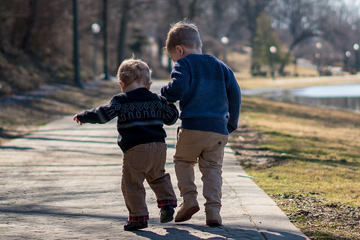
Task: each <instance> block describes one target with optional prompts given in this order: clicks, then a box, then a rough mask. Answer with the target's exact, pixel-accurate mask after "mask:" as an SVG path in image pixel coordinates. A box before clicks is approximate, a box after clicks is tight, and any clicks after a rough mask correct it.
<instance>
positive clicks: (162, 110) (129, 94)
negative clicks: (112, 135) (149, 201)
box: [74, 59, 179, 231]
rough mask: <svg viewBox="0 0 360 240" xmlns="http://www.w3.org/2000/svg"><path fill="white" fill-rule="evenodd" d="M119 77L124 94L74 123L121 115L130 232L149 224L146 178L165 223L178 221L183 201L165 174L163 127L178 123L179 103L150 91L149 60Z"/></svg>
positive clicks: (124, 68)
mask: <svg viewBox="0 0 360 240" xmlns="http://www.w3.org/2000/svg"><path fill="white" fill-rule="evenodd" d="M117 76H118V79H119V83H120V85H121V88H122V91H123V93H120V94H118V95H115V96H114V97H113V98H112V99H111V101H110V103H109V104H107V105H103V106H99V107H97V108H94V109H91V110H87V111H84V112H83V113H79V114H76V115H75V116H74V121H76V122H77V123H79V124H83V123H106V122H109V121H110V120H111V119H113V118H115V117H117V130H118V132H119V137H118V145H119V146H120V148H121V149H122V151H123V152H124V159H123V168H122V181H121V189H122V192H123V195H124V199H125V204H126V207H127V209H128V210H129V220H128V222H127V224H126V225H124V230H126V231H133V230H138V229H142V228H146V227H147V226H148V225H147V220H148V219H149V212H148V209H147V206H146V202H145V188H144V186H143V182H144V180H145V179H146V181H147V182H148V183H149V185H150V187H151V188H152V189H153V191H154V192H155V194H156V198H157V205H158V207H159V208H160V209H161V210H160V222H162V223H165V222H169V221H171V220H173V214H174V207H176V206H177V202H176V196H175V193H174V190H173V186H172V183H171V179H170V175H169V174H168V173H165V161H166V148H167V147H166V143H165V137H166V132H165V130H164V128H163V124H166V125H172V124H174V123H175V122H176V120H177V119H178V115H179V113H178V111H177V109H176V107H175V105H173V104H168V102H167V100H166V99H165V98H164V97H161V96H159V95H157V94H155V93H152V92H151V91H150V85H151V83H152V82H151V72H150V69H149V67H148V65H147V64H146V63H145V62H143V61H141V60H137V59H128V60H125V61H123V62H122V64H121V65H120V67H119V70H118V74H117Z"/></svg>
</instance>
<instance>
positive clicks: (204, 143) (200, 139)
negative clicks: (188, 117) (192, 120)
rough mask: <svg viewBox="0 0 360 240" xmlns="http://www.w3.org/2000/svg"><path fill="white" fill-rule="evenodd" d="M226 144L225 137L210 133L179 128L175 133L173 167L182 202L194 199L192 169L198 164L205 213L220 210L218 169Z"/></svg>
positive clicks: (220, 183) (219, 168) (195, 194)
mask: <svg viewBox="0 0 360 240" xmlns="http://www.w3.org/2000/svg"><path fill="white" fill-rule="evenodd" d="M227 140H228V136H227V135H223V134H219V133H213V132H205V131H197V130H188V129H182V128H180V129H179V132H178V140H177V143H176V152H175V156H174V163H175V172H176V177H177V180H178V187H179V189H180V194H181V196H182V197H183V199H184V200H187V199H190V198H196V197H197V195H198V193H197V188H196V185H195V183H194V181H195V173H194V166H195V164H196V163H199V169H200V171H201V173H202V177H201V180H202V182H203V195H204V197H205V199H206V203H205V211H206V210H209V209H214V210H220V208H221V187H222V176H221V174H222V170H221V168H222V163H223V158H224V147H225V145H226V143H227Z"/></svg>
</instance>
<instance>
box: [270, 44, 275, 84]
mask: <svg viewBox="0 0 360 240" xmlns="http://www.w3.org/2000/svg"><path fill="white" fill-rule="evenodd" d="M269 51H270V53H271V77H272V79H275V69H274V55H275V53H276V52H277V48H276V47H275V46H271V47H270V48H269Z"/></svg>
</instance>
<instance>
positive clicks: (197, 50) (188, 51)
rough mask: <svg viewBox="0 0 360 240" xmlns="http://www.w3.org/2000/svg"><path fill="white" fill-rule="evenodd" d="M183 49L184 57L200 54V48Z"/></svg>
mask: <svg viewBox="0 0 360 240" xmlns="http://www.w3.org/2000/svg"><path fill="white" fill-rule="evenodd" d="M183 49H184V55H185V56H184V57H186V56H188V55H190V54H202V50H201V48H186V47H185V48H183Z"/></svg>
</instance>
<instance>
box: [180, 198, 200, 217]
mask: <svg viewBox="0 0 360 240" xmlns="http://www.w3.org/2000/svg"><path fill="white" fill-rule="evenodd" d="M199 210H200V207H199V203H198V202H197V200H196V199H195V198H190V199H188V200H184V202H183V203H181V204H180V209H179V211H178V212H177V214H176V217H175V222H184V221H187V220H189V219H190V218H191V217H192V215H194V214H195V213H197V212H198V211H199Z"/></svg>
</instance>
